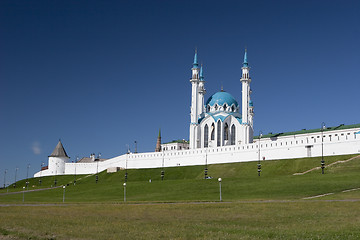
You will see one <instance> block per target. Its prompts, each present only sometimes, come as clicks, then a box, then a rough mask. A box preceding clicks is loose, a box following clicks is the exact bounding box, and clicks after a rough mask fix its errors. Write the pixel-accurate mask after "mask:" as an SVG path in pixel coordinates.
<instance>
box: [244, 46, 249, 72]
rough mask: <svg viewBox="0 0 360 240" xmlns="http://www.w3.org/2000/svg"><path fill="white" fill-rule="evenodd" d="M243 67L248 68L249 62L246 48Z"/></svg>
mask: <svg viewBox="0 0 360 240" xmlns="http://www.w3.org/2000/svg"><path fill="white" fill-rule="evenodd" d="M243 67H248V61H247V49H246V48H245V54H244V62H243Z"/></svg>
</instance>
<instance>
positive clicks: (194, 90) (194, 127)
mask: <svg viewBox="0 0 360 240" xmlns="http://www.w3.org/2000/svg"><path fill="white" fill-rule="evenodd" d="M191 73H192V76H191V79H190V83H191V107H190V119H191V122H190V134H189V144H190V146H189V147H190V148H196V147H197V146H198V142H199V136H198V125H199V124H198V119H199V115H200V113H201V109H202V108H203V107H202V106H201V105H200V100H201V99H200V93H199V92H200V82H202V86H203V84H204V83H203V81H200V73H199V63H198V59H197V50H195V55H194V62H193V66H192V68H191ZM201 91H202V90H201Z"/></svg>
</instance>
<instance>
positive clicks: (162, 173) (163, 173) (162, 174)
mask: <svg viewBox="0 0 360 240" xmlns="http://www.w3.org/2000/svg"><path fill="white" fill-rule="evenodd" d="M164 158H165V150H163V157H162V170H161V181H163V180H164V177H165V171H164Z"/></svg>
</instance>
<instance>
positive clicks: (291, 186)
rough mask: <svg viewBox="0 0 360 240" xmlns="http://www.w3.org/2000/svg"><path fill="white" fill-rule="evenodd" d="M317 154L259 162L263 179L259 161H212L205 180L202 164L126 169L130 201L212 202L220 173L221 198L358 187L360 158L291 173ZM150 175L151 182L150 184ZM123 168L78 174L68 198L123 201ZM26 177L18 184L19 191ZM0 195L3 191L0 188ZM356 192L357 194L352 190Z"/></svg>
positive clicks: (32, 198)
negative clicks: (324, 167)
mask: <svg viewBox="0 0 360 240" xmlns="http://www.w3.org/2000/svg"><path fill="white" fill-rule="evenodd" d="M350 157H351V156H349V155H348V156H333V157H326V163H331V162H334V161H338V160H344V159H348V158H350ZM319 163H320V158H302V159H292V160H278V161H262V170H263V171H262V173H261V177H258V176H257V169H256V167H257V166H256V164H257V162H246V163H231V164H215V165H210V166H209V167H208V168H209V175H210V176H212V177H214V178H213V179H208V180H204V179H203V176H204V166H191V167H173V168H166V169H165V180H164V181H161V180H160V172H161V169H137V170H133V169H131V170H128V183H127V200H128V201H216V200H218V197H219V184H218V182H217V178H218V177H222V179H223V182H222V193H223V199H224V201H236V200H258V199H301V198H303V197H307V196H313V195H318V194H324V193H329V192H335V193H340V192H341V191H342V190H345V189H350V188H357V187H360V176H359V174H358V172H359V170H360V164H359V163H360V159H356V160H353V161H350V162H348V163H343V164H340V165H335V166H332V167H330V168H328V169H326V174H324V175H322V174H320V170H316V171H313V172H311V173H308V174H305V175H299V176H294V175H293V173H296V172H303V171H306V170H308V169H311V168H314V167H317V166H319ZM73 179H74V176H57V181H58V186H59V185H62V184H67V183H70V182H71V181H73ZM149 179H152V182H151V183H149ZM38 180H39V179H30V180H29V182H30V187H29V189H37V188H40V186H38ZM123 182H124V171H120V172H118V173H113V174H107V173H106V172H102V173H100V174H99V182H98V183H97V184H96V183H95V176H94V175H88V176H87V175H82V176H77V184H76V186H73V185H72V184H71V185H69V186H68V187H67V188H66V202H121V201H123V186H122V184H123ZM53 183H54V177H44V178H43V179H42V186H41V187H50V186H51V185H52V184H53ZM24 185H25V180H22V181H19V182H18V183H17V188H15V189H14V188H9V191H10V192H12V191H19V190H20V191H21V190H22V187H23V186H24ZM0 192H1V193H3V192H5V190H1V191H0ZM352 194H356V193H352ZM62 197H63V189H62V188H58V189H52V190H46V191H41V192H26V193H25V201H26V202H61V201H62ZM21 201H22V194H14V195H2V196H0V202H21Z"/></svg>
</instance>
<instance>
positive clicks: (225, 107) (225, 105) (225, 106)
mask: <svg viewBox="0 0 360 240" xmlns="http://www.w3.org/2000/svg"><path fill="white" fill-rule="evenodd" d="M227 107H228V106H227V104H226V103H225V104H224V111H226V109H227Z"/></svg>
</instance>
